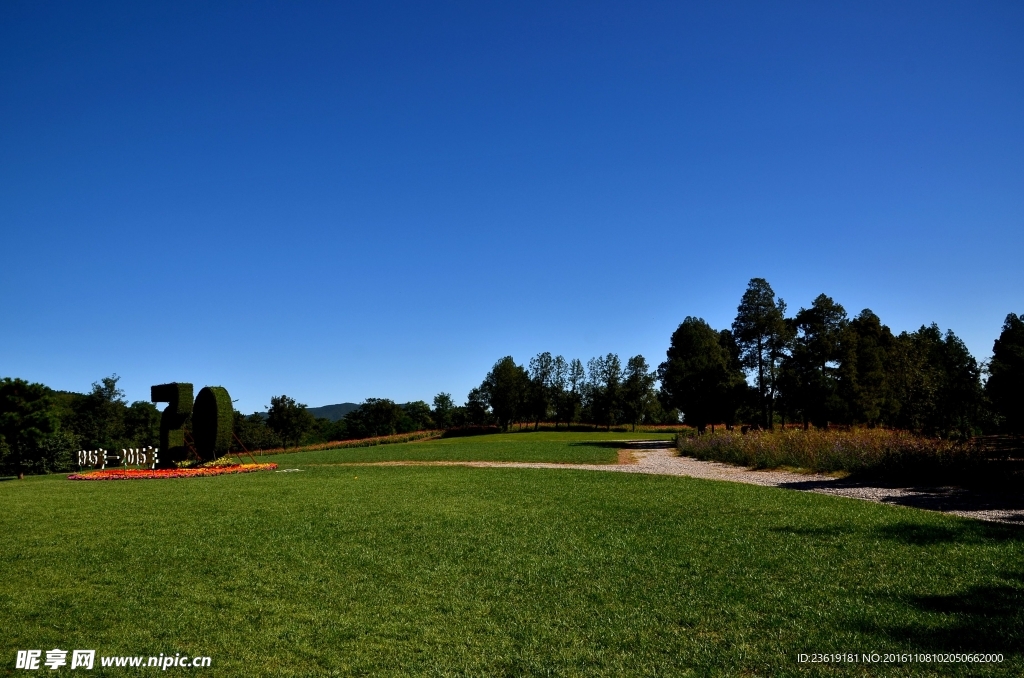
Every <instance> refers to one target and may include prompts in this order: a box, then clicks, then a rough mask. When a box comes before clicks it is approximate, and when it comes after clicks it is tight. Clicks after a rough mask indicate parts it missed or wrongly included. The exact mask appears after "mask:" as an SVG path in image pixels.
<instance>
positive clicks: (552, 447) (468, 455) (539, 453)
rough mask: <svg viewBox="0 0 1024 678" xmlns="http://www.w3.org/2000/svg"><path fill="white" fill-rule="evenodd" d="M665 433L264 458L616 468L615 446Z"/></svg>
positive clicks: (537, 436) (569, 435) (467, 441)
mask: <svg viewBox="0 0 1024 678" xmlns="http://www.w3.org/2000/svg"><path fill="white" fill-rule="evenodd" d="M673 438H674V436H673V435H672V434H671V433H669V434H664V433H661V434H659V433H622V432H613V433H574V432H564V433H560V432H556V431H537V432H532V431H527V432H522V433H505V434H497V435H485V436H471V437H465V438H435V439H432V440H423V441H419V442H415V443H403V444H400V445H378V446H374V447H354V448H346V449H336V450H317V451H315V452H295V453H291V454H279V455H275V456H273V457H264V458H262V459H261V460H260V461H273V462H277V463H279V464H287V465H288V466H296V465H303V464H343V463H352V462H375V461H530V462H554V463H572V464H614V463H615V461H616V459H617V454H616V452H617V450H618V449H619V446H618V445H617V444H616V443H617V442H621V441H624V440H672V439H673Z"/></svg>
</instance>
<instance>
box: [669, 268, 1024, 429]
mask: <svg viewBox="0 0 1024 678" xmlns="http://www.w3.org/2000/svg"><path fill="white" fill-rule="evenodd" d="M786 311H787V307H786V304H785V302H784V301H783V300H782V299H781V298H778V297H776V295H775V293H774V292H773V290H772V288H771V286H770V285H769V284H768V282H767V281H766V280H764V279H763V278H754V279H752V280H751V281H750V283H749V285H748V287H747V290H746V292H744V294H743V297H742V299H741V300H740V304H739V307H738V308H737V313H736V319H735V320H734V321H733V323H732V327H731V328H730V329H726V330H721V331H716V330H714V329H712V328H711V327H710V326H709V325H708V324H707V323H706V322H705V321H704V320H702V319H700V318H693V317H688V318H686V319H685V320H684V321H683V323H682V324H681V325H680V326H679V328H678V329H677V330H676V331H675V333H674V334H673V335H672V339H671V344H670V346H669V349H668V353H667V360H666V362H664V363H662V365H661V366H660V368H659V378H660V381H661V397H662V401H663V403H665V404H666V405H671V406H674V407H678V408H679V409H680V410H682V411H683V412H684V413H685V420H686V422H687V423H689V424H692V425H693V426H695V427H697V428H698V429H699V430H703V429H704V428H705V427H706V426H707V425H708V424H711V423H713V422H721V423H724V424H726V425H727V426H728V425H731V424H732V423H734V422H735V421H746V422H749V423H752V424H754V425H758V426H763V427H772V426H774V425H776V424H785V423H786V422H799V423H802V424H803V425H804V427H808V426H810V425H815V426H819V427H826V426H828V425H829V424H830V423H838V424H862V425H867V426H879V425H881V426H889V427H894V428H901V429H907V430H912V431H916V432H920V433H925V434H928V435H940V436H959V437H963V436H970V435H975V434H977V433H980V432H984V431H994V430H1007V431H1016V432H1019V431H1021V424H1022V421H1021V419H1022V393H1024V323H1022V322H1021V320H1020V318H1018V317H1017V316H1016V315H1014V314H1010V315H1009V316H1008V317H1007V319H1006V323H1005V324H1004V326H1003V331H1002V334H1001V335H1000V338H999V339H998V340H997V341H996V343H995V346H994V349H993V357H992V360H991V361H990V363H989V365H988V370H987V372H988V374H989V375H990V376H989V379H988V380H987V382H984V383H983V381H982V377H983V376H984V373H985V370H984V369H983V367H984V366H982V365H980V364H979V363H978V361H977V360H976V359H975V358H974V357H973V356H971V354H970V352H969V351H968V350H967V347H966V346H965V345H964V343H963V341H961V340H960V339H959V338H958V337H957V336H956V335H955V334H954V333H953V332H952V331H947V332H946V333H942V332H941V331H940V330H939V328H938V326H937V325H934V324H932V325H930V326H922V327H921V328H920V329H918V330H917V331H915V332H901V333H900V334H898V335H896V334H894V333H893V332H892V331H891V330H890V329H889V328H888V327H887V326H885V325H884V324H882V322H881V320H880V319H879V318H878V316H877V315H875V314H874V313H873V312H872V311H871V310H870V309H865V310H863V311H861V312H860V314H858V315H857V316H856V317H855V318H852V319H851V318H849V317H848V315H847V313H846V310H845V309H844V308H843V307H842V306H841V305H840V304H838V303H836V302H835V301H834V300H833V299H832V298H831V297H828V296H826V295H824V294H821V295H819V296H818V297H817V298H816V299H814V301H813V302H812V303H811V305H810V306H809V307H808V308H801V309H800V310H799V311H798V312H797V313H795V314H794V315H792V316H787V313H786ZM748 377H750V379H751V381H752V382H753V384H752V385H748V380H747V378H748Z"/></svg>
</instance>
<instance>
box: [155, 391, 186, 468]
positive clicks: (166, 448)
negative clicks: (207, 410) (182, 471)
mask: <svg viewBox="0 0 1024 678" xmlns="http://www.w3.org/2000/svg"><path fill="white" fill-rule="evenodd" d="M149 399H150V400H152V401H153V402H154V403H168V405H167V407H165V408H164V412H163V414H162V415H160V452H159V455H158V460H159V462H158V466H159V467H160V468H169V467H172V466H174V462H176V461H182V460H184V459H185V458H186V456H187V454H186V449H185V424H186V423H187V422H188V418H189V416H190V415H191V414H192V402H193V400H192V384H187V383H185V382H174V383H170V384H159V385H157V386H153V387H152V388H151V389H150V398H149Z"/></svg>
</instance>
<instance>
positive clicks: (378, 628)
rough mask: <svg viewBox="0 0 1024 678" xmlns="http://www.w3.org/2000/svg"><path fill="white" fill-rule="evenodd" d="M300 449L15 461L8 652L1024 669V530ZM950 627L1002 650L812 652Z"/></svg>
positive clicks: (623, 666)
mask: <svg viewBox="0 0 1024 678" xmlns="http://www.w3.org/2000/svg"><path fill="white" fill-rule="evenodd" d="M512 437H514V436H512ZM523 437H524V438H528V436H525V435H524V436H523ZM548 442H552V441H546V439H541V440H539V441H538V445H539V446H540V447H541V448H542V449H541V450H540V451H538V452H536V454H538V455H543V454H550V453H553V452H552V450H553V449H554V448H551V449H548V448H546V447H545V446H546V445H547V444H548ZM553 442H558V441H553ZM510 444H512V443H510ZM552 444H553V443H552ZM559 444H562V445H563V446H567V447H570V448H571V447H572V446H571V445H568V442H567V441H562V442H561V443H559ZM420 445H426V444H423V443H413V444H410V445H408V447H409V448H413V447H418V446H420ZM440 445H441V446H440V447H436V448H434V449H435V452H434V453H432V454H441V453H447V454H452V455H456V456H454V457H451V458H458V456H457V455H459V454H460V452H458V451H456V450H457V448H458V447H459V446H460V445H465V446H466V449H465V452H464V453H465V454H476V453H481V454H482V453H484V452H483V450H484V448H485V447H486V441H484V440H482V439H459V440H456V441H453V442H451V443H449V441H442V442H441V443H440ZM444 445H449V446H454V447H449V448H448V451H447V452H444V450H445V448H444V447H443V446H444ZM390 447H391V448H392V449H391V450H389V452H390V453H391V454H392V455H402V454H413V455H415V454H420V453H418V452H403V451H401V450H398V449H397V448H400V447H403V446H400V445H395V446H390ZM382 449H383V448H382ZM594 449H596V450H601V449H605V448H594ZM610 449H612V451H613V452H614V449H613V448H610ZM474 450H476V452H474ZM545 450H546V451H545ZM344 452H345V453H346V454H348V453H350V452H360V453H362V452H363V450H344ZM313 454H314V453H310V455H313ZM316 454H320V453H316ZM289 456H292V455H289ZM297 457H298V455H295V456H292V458H293V459H294V458H297ZM391 458H396V457H395V456H391ZM414 458H418V457H414ZM315 463H317V464H319V463H320V462H315ZM305 469H306V470H304V471H302V472H296V473H273V472H265V473H254V474H248V475H240V476H220V477H214V478H197V479H179V480H154V481H125V482H71V481H67V480H65V479H64V478H63V477H60V476H49V477H40V478H30V479H27V480H25V481H23V482H19V481H7V482H2V483H0V508H2V510H0V629H2V630H3V633H2V635H0V638H2V640H0V653H2V654H0V656H2V657H3V659H2V664H0V667H3V668H0V671H7V672H8V673H10V674H11V675H17V674H25V675H29V674H26V673H25V672H23V671H14V670H13V666H14V656H15V651H16V650H17V649H42V650H47V649H51V648H54V647H60V648H62V649H96V650H97V654H98V655H117V654H125V655H146V656H148V655H158V654H160V653H165V654H168V653H171V654H173V653H175V652H181V653H188V654H189V655H209V656H211V657H213V668H212V669H207V670H205V671H204V670H200V669H190V670H183V669H169V671H170V672H171V673H175V672H178V673H181V672H182V671H186V672H190V673H194V674H197V675H198V674H200V673H202V674H203V675H216V676H234V675H266V676H322V675H342V676H347V675H394V676H401V675H431V676H433V675H438V676H443V675H478V676H492V675H497V676H503V675H508V676H520V675H605V676H620V675H650V676H679V675H681V676H687V675H693V676H705V675H710V676H740V675H748V676H767V675H800V676H808V675H810V676H814V675H872V676H874V675H964V676H966V675H1005V676H1015V675H1020V674H1021V673H1022V672H1024V656H1022V651H1024V529H1017V528H1014V527H1009V526H1000V525H992V524H985V523H979V522H973V521H968V520H962V519H957V518H952V517H948V516H943V515H939V514H934V513H927V512H923V511H916V510H913V509H906V508H899V507H890V506H882V505H877V504H870V503H866V502H860V501H855V500H849V499H841V498H834V497H827V496H822V495H814V494H803V493H797V492H792V491H786V490H781V489H775V488H764V487H755V486H748V485H739V484H732V483H722V482H709V481H702V480H694V479H688V478H676V477H657V476H643V475H634V474H619V473H600V472H593V471H571V470H532V469H500V468H499V469H494V468H491V469H475V468H464V467H426V466H420V467H345V466H332V465H312V462H311V465H309V466H306V467H305ZM952 650H968V651H980V652H1002V653H1003V654H1004V655H1005V657H1006V661H1005V662H1004V663H1003V664H1002V665H989V666H973V667H970V666H966V665H959V666H954V665H930V666H902V667H900V666H889V667H883V666H874V667H865V666H863V665H854V666H846V667H843V668H841V669H829V668H827V667H821V666H808V665H798V664H797V663H796V655H797V653H801V652H806V653H812V652H857V653H862V652H863V653H869V652H878V653H885V652H945V651H952ZM63 670H64V671H66V670H67V668H66V667H65V669H63ZM153 671H154V670H153V669H140V670H138V671H137V673H138V674H149V675H151V674H152V673H153ZM129 672H130V670H129V669H106V673H107V674H108V675H125V674H128V673H129ZM43 673H45V674H47V675H50V674H51V673H52V674H53V675H57V672H50V671H49V670H46V669H44V670H43ZM95 673H96V674H97V675H100V671H99V670H98V669H97V670H96V671H95ZM72 675H75V674H72ZM87 675H88V674H87Z"/></svg>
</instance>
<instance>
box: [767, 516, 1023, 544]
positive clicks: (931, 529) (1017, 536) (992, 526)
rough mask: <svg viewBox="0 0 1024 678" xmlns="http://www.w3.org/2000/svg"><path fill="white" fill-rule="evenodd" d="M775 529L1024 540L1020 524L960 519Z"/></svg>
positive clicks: (891, 537) (962, 540) (817, 535)
mask: <svg viewBox="0 0 1024 678" xmlns="http://www.w3.org/2000/svg"><path fill="white" fill-rule="evenodd" d="M769 529H770V531H771V532H776V533H779V534H791V535H795V536H799V537H811V538H814V539H824V538H840V537H847V536H849V535H852V534H860V535H862V536H863V537H865V538H875V539H884V540H885V541H890V542H896V543H899V544H904V545H907V546H934V545H937V544H973V545H978V544H985V543H992V544H995V543H1002V542H1007V541H1024V529H1022V528H1021V527H1019V526H1017V525H1007V524H1002V523H989V522H981V521H969V520H964V521H958V522H955V523H950V524H948V525H928V524H921V523H916V522H909V521H903V522H898V523H892V524H889V525H881V526H879V527H876V528H874V529H870V530H865V529H863V528H858V527H856V526H854V525H822V526H799V527H798V526H793V525H783V526H780V527H773V528H769Z"/></svg>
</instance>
